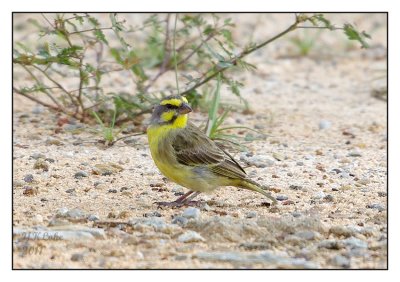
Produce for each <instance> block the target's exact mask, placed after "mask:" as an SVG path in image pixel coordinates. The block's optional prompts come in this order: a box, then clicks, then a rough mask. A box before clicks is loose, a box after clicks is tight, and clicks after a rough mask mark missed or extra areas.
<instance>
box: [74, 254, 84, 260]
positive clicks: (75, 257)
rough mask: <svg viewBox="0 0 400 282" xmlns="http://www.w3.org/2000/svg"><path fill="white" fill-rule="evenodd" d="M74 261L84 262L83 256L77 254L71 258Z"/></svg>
mask: <svg viewBox="0 0 400 282" xmlns="http://www.w3.org/2000/svg"><path fill="white" fill-rule="evenodd" d="M71 260H72V261H83V254H79V253H75V254H73V255H72V256H71Z"/></svg>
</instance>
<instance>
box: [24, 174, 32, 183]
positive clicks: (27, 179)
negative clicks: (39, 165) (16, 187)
mask: <svg viewBox="0 0 400 282" xmlns="http://www.w3.org/2000/svg"><path fill="white" fill-rule="evenodd" d="M24 181H25V182H27V183H31V182H33V175H32V174H27V175H25V176H24Z"/></svg>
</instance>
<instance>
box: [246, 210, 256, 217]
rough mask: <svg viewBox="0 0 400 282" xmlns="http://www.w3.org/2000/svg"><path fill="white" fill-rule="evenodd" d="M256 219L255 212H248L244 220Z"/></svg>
mask: <svg viewBox="0 0 400 282" xmlns="http://www.w3.org/2000/svg"><path fill="white" fill-rule="evenodd" d="M255 217H257V212H255V211H250V212H248V213H247V214H246V218H255Z"/></svg>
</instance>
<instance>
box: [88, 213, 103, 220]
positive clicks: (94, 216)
mask: <svg viewBox="0 0 400 282" xmlns="http://www.w3.org/2000/svg"><path fill="white" fill-rule="evenodd" d="M87 219H88V220H89V221H97V220H99V219H100V218H99V217H98V216H97V215H95V214H91V215H89V216H88V218H87Z"/></svg>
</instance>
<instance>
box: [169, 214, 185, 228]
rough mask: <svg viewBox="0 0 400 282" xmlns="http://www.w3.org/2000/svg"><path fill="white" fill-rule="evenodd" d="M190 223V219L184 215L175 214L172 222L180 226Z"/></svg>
mask: <svg viewBox="0 0 400 282" xmlns="http://www.w3.org/2000/svg"><path fill="white" fill-rule="evenodd" d="M187 223H188V219H187V218H186V217H183V216H175V217H174V219H173V220H172V224H177V225H180V226H185V225H186V224H187Z"/></svg>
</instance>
